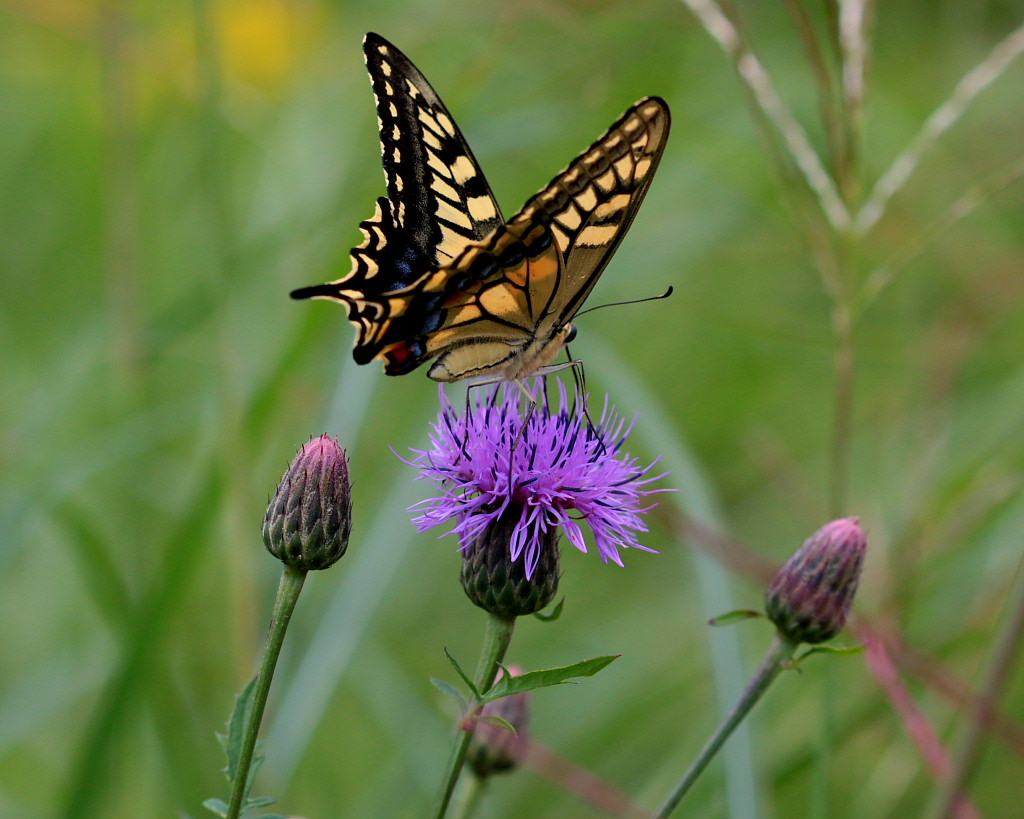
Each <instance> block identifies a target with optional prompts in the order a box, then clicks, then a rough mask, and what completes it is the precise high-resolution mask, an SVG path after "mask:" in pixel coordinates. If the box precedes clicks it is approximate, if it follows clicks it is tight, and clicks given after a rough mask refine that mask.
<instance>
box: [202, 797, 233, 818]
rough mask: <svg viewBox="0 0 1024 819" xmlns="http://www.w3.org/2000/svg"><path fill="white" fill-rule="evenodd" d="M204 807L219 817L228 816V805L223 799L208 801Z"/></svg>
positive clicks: (204, 803)
mask: <svg viewBox="0 0 1024 819" xmlns="http://www.w3.org/2000/svg"><path fill="white" fill-rule="evenodd" d="M203 807H204V808H206V809H207V810H208V811H210V812H211V813H216V814H217V815H218V816H227V815H228V803H227V802H225V801H224V800H223V799H207V800H206V801H205V802H203Z"/></svg>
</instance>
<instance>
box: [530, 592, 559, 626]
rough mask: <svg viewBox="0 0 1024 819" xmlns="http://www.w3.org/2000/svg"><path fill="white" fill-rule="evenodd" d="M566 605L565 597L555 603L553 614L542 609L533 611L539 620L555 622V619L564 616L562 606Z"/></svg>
mask: <svg viewBox="0 0 1024 819" xmlns="http://www.w3.org/2000/svg"><path fill="white" fill-rule="evenodd" d="M564 605H565V599H564V598H563V599H562V600H559V601H558V602H557V603H556V604H555V607H554V609H552V610H551V614H545V613H544V612H542V611H535V612H534V613H533V616H534V617H536V618H537V619H538V620H543V621H544V622H545V623H553V622H555V620H557V619H558V618H559V617H561V616H562V607H563V606H564Z"/></svg>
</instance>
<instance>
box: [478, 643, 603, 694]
mask: <svg viewBox="0 0 1024 819" xmlns="http://www.w3.org/2000/svg"><path fill="white" fill-rule="evenodd" d="M620 656H621V655H619V654H612V655H610V656H605V657H594V658H593V659H591V660H583V661H582V662H578V663H574V664H573V665H567V666H563V667H561V668H548V669H544V670H543V671H529V672H527V673H526V674H520V675H519V676H518V677H511V676H508V675H507V674H506V675H505V676H504V677H502V678H501V679H500V680H498V682H497V683H495V684H494V687H493V688H491V690H490V691H488V692H487V694H486V695H485V696H483V697H480V703H481V705H482V704H484V703H488V702H494V700H500V699H501V698H502V697H507V696H509V695H510V694H522V693H524V692H526V691H534V690H536V689H538V688H547V687H548V686H551V685H563V684H565V683H568V682H569V681H570V680H571V678H573V677H592V676H593V675H594V674H596V673H597V672H598V671H600V670H601V669H602V668H604V667H605V666H607V665H608V664H609V663H611V662H612V661H613V660H617V659H618V658H619V657H620Z"/></svg>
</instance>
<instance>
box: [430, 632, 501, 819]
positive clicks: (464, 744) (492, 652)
mask: <svg viewBox="0 0 1024 819" xmlns="http://www.w3.org/2000/svg"><path fill="white" fill-rule="evenodd" d="M515 623H516V621H515V620H506V619H505V618H503V617H498V616H497V615H496V614H491V615H489V619H488V620H487V633H486V634H485V635H484V645H483V648H482V649H481V650H480V661H479V663H478V664H477V667H476V675H475V676H474V678H473V684H474V685H475V686H476V690H477V691H479V692H480V693H481V694H485V693H486V692H487V691H488V690H489V689H490V688H491V686H492V685H494V678H495V677H497V676H498V664H499V663H500V662H501V661H502V660H503V659H504V658H505V652H506V651H508V645H509V643H510V642H512V630H513V628H514V627H515ZM474 712H475V709H472V710H471V711H470V713H469V715H468V716H467V719H466V720H465V721H464V722H463V724H462V725H460V726H459V727H460V729H461V730H460V731H459V736H458V738H457V739H456V740H455V745H454V747H453V748H452V753H451V756H450V757H449V758H448V767H447V769H446V771H445V777H444V785H443V786H442V788H441V794H440V796H438V799H437V803H436V805H435V807H434V816H435V817H436V819H444V815H445V813H446V812H447V810H448V804H449V803H450V802H451V799H452V792H453V791H454V790H455V783H456V782H458V780H459V774H460V773H461V772H462V763H463V761H464V760H465V758H466V751H467V750H469V743H470V740H472V739H473V731H474V730H475V728H474V725H473V722H472V720H471V718H472V716H473V715H474Z"/></svg>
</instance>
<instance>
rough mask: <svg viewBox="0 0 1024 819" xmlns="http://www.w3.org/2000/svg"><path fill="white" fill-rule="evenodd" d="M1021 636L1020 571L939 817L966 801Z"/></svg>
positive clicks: (956, 812)
mask: <svg viewBox="0 0 1024 819" xmlns="http://www.w3.org/2000/svg"><path fill="white" fill-rule="evenodd" d="M1022 637H1024V573H1022V572H1020V571H1018V572H1017V584H1016V590H1015V593H1014V599H1013V601H1012V603H1011V606H1010V613H1009V616H1008V617H1007V619H1006V623H1005V625H1004V626H1003V629H1002V631H1001V633H1000V634H999V639H998V641H997V643H996V647H995V650H994V651H993V656H992V664H991V666H990V667H989V670H988V673H987V674H986V675H985V683H984V685H983V686H982V689H981V695H980V696H979V697H978V699H977V700H976V701H975V703H974V705H973V706H972V708H971V713H970V715H969V721H968V725H969V727H968V729H967V734H966V736H965V737H964V740H963V743H962V745H961V747H960V748H959V750H958V752H957V756H956V765H955V767H954V768H953V771H952V775H951V776H950V778H949V780H948V786H947V788H946V791H945V793H944V794H943V798H942V806H941V808H940V810H939V814H938V815H939V816H940V817H941V819H949V817H955V818H956V819H959V818H960V817H961V816H962V813H961V810H960V809H961V806H962V805H963V804H964V803H965V802H966V799H967V797H966V788H967V785H968V784H969V783H970V781H971V777H972V775H973V774H974V771H975V769H976V768H977V765H978V762H979V760H980V759H981V754H982V751H983V750H984V748H985V742H986V740H987V739H988V738H989V735H990V734H991V731H992V723H993V717H994V715H995V713H996V711H997V706H998V704H999V701H1000V700H1001V699H1002V697H1003V693H1004V692H1005V690H1006V686H1007V683H1008V682H1009V679H1010V673H1011V671H1012V670H1013V666H1014V663H1015V661H1016V659H1017V655H1018V654H1019V653H1020V650H1021V638H1022Z"/></svg>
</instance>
